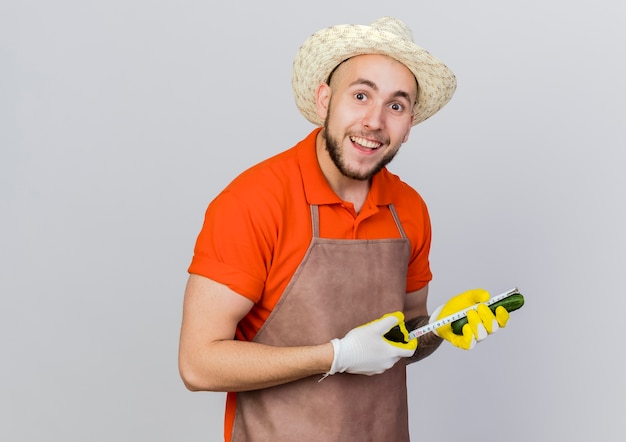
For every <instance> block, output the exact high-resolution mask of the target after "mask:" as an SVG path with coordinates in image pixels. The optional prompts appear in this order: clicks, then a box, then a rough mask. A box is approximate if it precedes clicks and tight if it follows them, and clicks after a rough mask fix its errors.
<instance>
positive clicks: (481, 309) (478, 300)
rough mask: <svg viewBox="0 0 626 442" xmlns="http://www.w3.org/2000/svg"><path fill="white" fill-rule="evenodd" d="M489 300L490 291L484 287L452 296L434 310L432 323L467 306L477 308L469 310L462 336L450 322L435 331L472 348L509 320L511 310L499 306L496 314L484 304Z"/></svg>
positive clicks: (466, 347)
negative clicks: (453, 328) (456, 332)
mask: <svg viewBox="0 0 626 442" xmlns="http://www.w3.org/2000/svg"><path fill="white" fill-rule="evenodd" d="M488 300H489V292H487V291H486V290H483V289H474V290H468V291H466V292H463V293H461V294H460V295H457V296H455V297H453V298H451V299H450V300H449V301H448V302H447V303H446V304H444V305H442V306H441V307H439V308H438V309H436V310H435V311H434V312H433V314H432V315H431V316H430V322H431V323H432V322H435V321H437V320H439V319H441V318H445V317H446V316H450V315H452V314H454V313H456V312H458V311H460V310H464V309H466V308H467V307H472V306H476V309H475V310H470V311H468V312H467V324H465V325H464V326H463V335H462V336H459V335H456V334H454V332H453V331H452V325H450V324H446V325H444V326H442V327H439V328H438V329H436V330H435V331H434V333H435V334H436V335H437V336H439V337H441V338H443V339H445V340H446V341H448V342H450V343H451V344H452V345H454V346H456V347H459V348H462V349H464V350H471V349H472V348H474V345H476V342H480V341H482V340H483V339H485V338H486V337H487V336H488V335H490V334H492V333H495V332H497V331H498V330H499V329H500V327H505V326H506V323H507V322H508V320H509V312H507V311H506V309H505V308H504V307H502V306H499V307H498V308H497V309H496V313H495V315H494V313H493V312H492V311H491V309H490V308H489V307H488V306H487V305H486V304H482V303H484V302H487V301H488Z"/></svg>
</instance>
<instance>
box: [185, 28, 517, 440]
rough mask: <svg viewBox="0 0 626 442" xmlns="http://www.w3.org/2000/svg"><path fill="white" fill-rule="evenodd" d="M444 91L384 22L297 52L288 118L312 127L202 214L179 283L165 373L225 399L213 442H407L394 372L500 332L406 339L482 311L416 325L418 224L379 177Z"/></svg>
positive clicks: (422, 234) (425, 243)
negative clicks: (174, 358) (171, 355)
mask: <svg viewBox="0 0 626 442" xmlns="http://www.w3.org/2000/svg"><path fill="white" fill-rule="evenodd" d="M455 87H456V80H455V77H454V75H453V74H452V72H451V71H450V70H449V69H448V68H447V67H446V66H445V65H444V64H443V63H441V62H440V61H439V60H437V59H436V58H435V57H433V56H432V55H431V54H429V53H428V52H427V51H425V50H424V49H422V48H420V47H418V46H417V45H415V43H413V41H412V36H411V31H410V30H409V29H408V28H407V27H406V25H405V24H404V23H403V22H401V21H399V20H397V19H395V18H391V17H383V18H381V19H379V20H376V21H375V22H374V23H372V24H371V25H370V26H358V25H340V26H333V27H330V28H328V29H324V30H321V31H319V32H317V33H315V34H313V35H312V36H311V37H310V38H309V39H308V40H307V41H306V42H305V43H304V44H303V45H302V47H301V48H300V49H299V51H298V54H297V55H296V59H295V61H294V66H293V89H294V94H295V99H296V104H297V106H298V108H299V110H300V111H301V112H302V114H303V115H304V116H305V117H306V118H307V119H308V120H309V121H311V122H312V123H313V124H315V125H316V126H321V127H317V128H316V129H315V130H313V131H312V132H311V133H310V134H309V135H308V136H307V137H306V138H305V139H304V140H302V141H301V142H300V143H298V144H297V145H296V146H295V147H293V148H291V149H289V150H287V151H285V152H283V153H281V154H278V155H277V156H275V157H273V158H270V159H268V160H266V161H264V162H262V163H260V164H258V165H256V166H254V167H252V168H251V169H249V170H248V171H246V172H244V173H242V174H241V175H240V176H239V177H237V178H236V179H235V180H234V181H233V182H232V183H230V184H229V185H228V186H227V187H226V189H224V191H223V192H221V193H220V194H219V195H218V196H217V197H216V198H215V200H213V201H212V202H211V204H210V205H209V207H208V209H207V212H206V217H205V222H204V225H203V227H202V230H201V232H200V234H199V236H198V240H197V243H196V247H195V253H194V257H193V260H192V263H191V265H190V267H189V273H190V277H189V281H188V285H187V288H186V292H185V300H184V308H183V323H182V329H181V341H180V355H179V365H180V372H181V376H182V378H183V381H184V382H185V385H186V386H187V387H188V388H189V389H190V390H194V391H198V390H204V391H227V392H229V393H228V396H227V404H226V418H225V429H224V436H225V439H226V440H232V441H255V440H262V441H266V440H269V441H340V440H341V441H352V440H355V441H356V440H359V441H361V440H373V441H382V440H385V441H388V440H389V441H403V440H409V434H408V411H407V391H406V364H408V363H411V362H415V361H418V360H420V359H422V358H424V357H426V356H428V355H429V354H431V353H432V352H433V351H434V350H435V349H436V348H437V347H438V346H439V344H440V343H441V340H442V338H443V339H446V340H448V341H450V342H451V343H452V344H454V345H456V346H458V347H461V348H465V349H470V348H472V346H473V345H474V343H475V342H476V341H478V340H481V339H483V338H484V337H485V336H486V335H488V334H490V333H493V332H494V331H496V330H497V329H498V328H499V327H503V326H504V325H505V324H506V322H507V320H508V314H507V312H506V310H504V309H503V308H499V309H498V310H497V311H496V312H497V314H496V315H494V314H493V313H492V312H491V310H489V308H487V307H486V306H485V305H484V304H480V305H479V306H478V308H477V309H476V310H475V311H472V312H470V314H468V320H469V324H468V325H466V326H465V327H464V329H463V335H462V336H457V335H455V334H454V333H452V331H451V330H450V326H449V325H447V326H445V327H442V328H440V329H438V330H437V332H436V333H430V334H427V335H424V336H423V337H420V339H419V342H417V339H412V340H409V339H408V334H407V327H408V328H409V329H414V328H416V327H417V326H420V325H424V324H427V323H428V322H429V320H431V321H434V320H436V319H438V318H440V317H443V316H446V315H449V314H451V313H454V312H456V311H458V310H461V309H463V308H465V307H469V306H472V305H475V304H478V303H482V302H484V301H486V300H487V299H488V298H489V295H488V293H487V292H485V291H484V290H472V291H469V292H466V293H463V294H461V295H458V296H455V297H453V298H452V299H451V300H450V301H449V302H448V303H446V304H445V305H444V306H442V307H441V308H439V309H437V311H436V313H434V314H433V315H430V316H429V315H428V311H427V294H428V283H429V281H430V279H431V272H430V268H429V262H428V253H429V249H430V221H429V218H428V213H427V208H426V205H425V204H424V202H423V200H422V198H421V197H420V195H419V194H418V193H417V192H416V191H415V190H413V189H412V188H410V187H409V186H408V185H407V184H405V183H403V182H402V181H400V179H399V178H398V177H397V176H395V175H393V174H391V173H390V172H389V171H388V170H387V169H386V168H385V166H386V165H387V164H388V163H389V162H390V161H391V160H392V159H393V157H394V155H395V154H396V153H397V152H398V149H399V148H400V146H401V144H403V143H404V142H406V141H407V139H408V137H409V133H410V130H411V128H412V127H413V126H414V125H416V124H418V123H420V122H422V121H424V120H425V119H426V118H428V117H430V116H432V115H433V114H434V113H436V112H437V111H438V110H439V109H441V108H442V107H443V106H444V105H445V104H446V103H447V102H448V101H449V100H450V98H451V97H452V94H453V93H454V90H455ZM405 318H407V322H406V324H405V322H404V319H405ZM429 318H430V319H429ZM391 329H394V330H396V331H400V335H399V338H398V337H397V336H398V335H396V337H391V334H389V333H388V332H389V331H390V330H391ZM385 335H387V336H385Z"/></svg>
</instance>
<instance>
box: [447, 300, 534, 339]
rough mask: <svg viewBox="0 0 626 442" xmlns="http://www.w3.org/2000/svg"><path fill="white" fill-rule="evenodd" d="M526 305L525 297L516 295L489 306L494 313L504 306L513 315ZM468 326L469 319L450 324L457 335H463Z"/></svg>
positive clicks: (464, 318)
mask: <svg viewBox="0 0 626 442" xmlns="http://www.w3.org/2000/svg"><path fill="white" fill-rule="evenodd" d="M523 305H524V297H523V296H522V294H521V293H514V294H512V295H511V296H507V297H506V298H504V299H501V300H500V301H498V302H494V303H493V304H491V305H490V306H489V308H490V309H491V311H492V312H494V313H495V312H496V308H498V307H499V306H502V307H504V308H505V309H506V311H507V312H509V313H511V312H512V311H515V310H517V309H519V308H521V307H522V306H523ZM465 324H467V317H463V318H461V319H457V320H456V321H454V322H452V324H450V325H451V326H452V331H453V332H454V334H455V335H462V334H463V326H464V325H465Z"/></svg>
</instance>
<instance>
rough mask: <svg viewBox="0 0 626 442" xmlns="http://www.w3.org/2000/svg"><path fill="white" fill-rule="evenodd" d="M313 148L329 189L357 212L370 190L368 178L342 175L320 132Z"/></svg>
mask: <svg viewBox="0 0 626 442" xmlns="http://www.w3.org/2000/svg"><path fill="white" fill-rule="evenodd" d="M315 150H316V153H317V162H318V163H319V165H320V169H321V170H322V173H323V174H324V177H325V178H326V181H327V182H328V184H329V185H330V187H331V189H333V191H334V192H335V193H336V194H337V195H338V196H339V198H341V199H342V200H344V201H347V202H350V203H352V204H353V205H354V209H355V210H356V212H357V213H358V212H359V211H360V210H361V207H363V204H364V203H365V199H366V198H367V194H368V193H369V190H370V181H369V180H355V179H352V178H348V177H347V176H345V175H343V174H342V173H341V172H340V171H339V169H337V166H335V163H334V162H333V160H332V159H331V158H330V155H329V154H328V152H327V151H326V145H325V141H324V137H323V136H322V135H321V132H320V133H319V134H318V135H317V139H316V142H315Z"/></svg>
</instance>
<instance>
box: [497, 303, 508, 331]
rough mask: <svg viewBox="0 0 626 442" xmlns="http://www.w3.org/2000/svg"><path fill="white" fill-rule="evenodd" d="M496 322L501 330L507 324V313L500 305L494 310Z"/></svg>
mask: <svg viewBox="0 0 626 442" xmlns="http://www.w3.org/2000/svg"><path fill="white" fill-rule="evenodd" d="M496 320H497V321H498V324H499V325H500V327H502V328H504V327H506V324H507V323H508V322H509V312H508V311H507V309H505V308H504V307H502V306H501V305H500V306H498V308H497V309H496Z"/></svg>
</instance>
